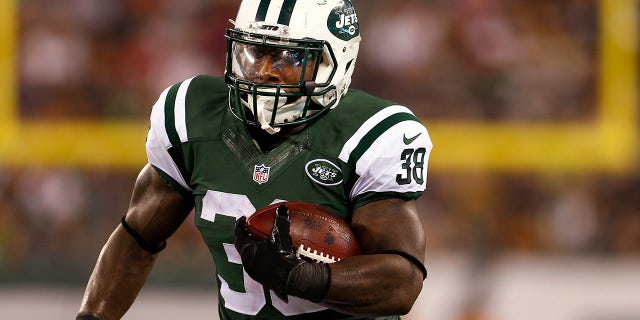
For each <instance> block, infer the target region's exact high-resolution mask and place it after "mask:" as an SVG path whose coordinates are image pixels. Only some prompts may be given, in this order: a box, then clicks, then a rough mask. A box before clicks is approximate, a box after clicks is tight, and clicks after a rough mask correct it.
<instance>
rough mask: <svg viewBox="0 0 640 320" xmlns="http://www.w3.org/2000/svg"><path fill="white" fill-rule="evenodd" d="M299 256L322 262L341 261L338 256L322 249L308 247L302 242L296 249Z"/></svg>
mask: <svg viewBox="0 0 640 320" xmlns="http://www.w3.org/2000/svg"><path fill="white" fill-rule="evenodd" d="M296 254H297V255H298V256H303V257H306V258H309V259H311V260H312V261H314V262H322V263H334V262H336V261H340V258H336V257H334V256H331V255H329V254H325V253H323V252H322V251H320V252H318V250H313V249H311V247H306V248H305V246H304V245H303V244H301V245H300V246H299V247H298V250H297V251H296Z"/></svg>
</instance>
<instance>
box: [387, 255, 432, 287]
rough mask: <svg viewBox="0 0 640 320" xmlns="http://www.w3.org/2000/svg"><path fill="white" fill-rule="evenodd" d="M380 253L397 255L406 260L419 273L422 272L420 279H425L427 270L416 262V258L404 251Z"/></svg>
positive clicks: (420, 263)
mask: <svg viewBox="0 0 640 320" xmlns="http://www.w3.org/2000/svg"><path fill="white" fill-rule="evenodd" d="M382 253H386V254H397V255H399V256H401V257H403V258H405V259H407V260H409V262H411V263H412V264H414V265H415V266H417V267H418V269H420V271H422V279H423V280H424V279H426V278H427V268H425V266H424V264H423V263H422V262H421V261H420V260H418V258H416V257H414V256H412V255H410V254H408V253H406V252H404V251H400V250H387V251H383V252H382Z"/></svg>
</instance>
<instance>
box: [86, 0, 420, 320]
mask: <svg viewBox="0 0 640 320" xmlns="http://www.w3.org/2000/svg"><path fill="white" fill-rule="evenodd" d="M231 22H232V24H233V26H232V27H231V28H230V29H228V30H227V32H226V39H227V63H226V71H225V76H224V78H222V77H211V76H196V77H194V78H191V79H188V80H185V81H182V82H180V83H177V84H175V85H173V86H171V87H169V88H167V89H166V90H165V91H164V92H162V94H161V95H160V97H159V99H158V101H157V102H156V103H155V105H154V106H153V110H152V112H151V126H150V130H149V133H148V136H147V142H146V151H147V155H148V164H147V165H146V166H145V167H144V168H143V169H142V171H141V172H140V175H139V176H138V178H137V181H136V183H135V186H134V190H133V193H132V199H131V204H130V207H129V209H128V211H127V213H126V215H125V216H124V217H123V218H122V220H121V224H120V225H119V226H118V227H117V228H116V229H115V231H114V232H113V233H112V235H111V237H110V238H109V240H108V241H107V243H106V245H105V247H104V248H103V250H102V252H101V253H100V256H99V258H98V261H97V263H96V266H95V269H94V271H93V274H92V275H91V277H90V279H89V281H88V284H87V288H86V292H85V295H84V299H83V301H82V305H81V307H80V311H79V314H78V316H77V319H104V320H107V319H119V318H121V317H122V316H123V315H124V314H125V312H126V311H127V309H128V308H129V307H130V306H131V304H132V303H133V302H134V300H135V298H136V295H137V294H138V292H139V291H140V289H141V288H142V286H143V284H144V282H145V279H146V277H147V275H148V274H149V272H150V271H151V268H152V266H153V264H154V261H155V260H156V257H157V255H158V252H160V251H161V250H162V249H163V248H164V247H165V244H166V240H167V239H168V238H169V237H170V236H171V235H172V234H173V233H174V231H175V230H176V229H177V228H178V227H179V226H180V225H181V224H182V223H183V221H184V220H185V218H186V217H187V215H188V214H189V213H190V212H191V210H192V209H194V208H195V224H196V226H197V227H198V229H199V230H200V232H201V233H202V237H203V239H204V241H205V242H206V244H207V246H208V248H209V250H210V252H211V255H212V257H213V260H214V263H215V271H216V274H217V283H218V290H219V291H218V298H219V300H218V301H219V316H220V319H224V320H235V319H238V320H240V319H325V320H326V319H398V318H399V317H398V315H401V314H406V313H408V312H409V311H410V310H411V308H412V306H413V304H414V302H415V300H416V298H417V297H418V294H419V293H420V291H421V289H422V284H423V280H424V278H425V277H426V274H427V272H426V269H425V267H424V264H423V260H424V256H425V235H424V231H423V229H422V225H421V223H420V220H419V217H418V213H417V209H416V204H415V200H416V199H417V198H418V197H419V196H420V195H421V194H422V193H423V191H424V190H425V186H426V182H427V179H426V176H427V160H428V158H429V154H430V151H431V148H432V143H431V140H430V137H429V134H428V132H427V131H426V129H425V127H424V126H423V124H422V123H421V122H420V121H419V120H418V119H417V118H416V116H415V115H414V114H413V113H412V112H411V111H410V110H409V109H408V108H406V107H404V106H402V105H399V104H397V103H394V102H391V101H387V100H383V99H380V98H377V97H374V96H372V95H369V94H367V93H364V92H361V91H357V90H349V84H350V82H351V75H352V73H353V70H354V67H355V65H356V57H357V54H358V49H359V43H360V28H359V25H358V18H357V15H356V11H355V9H354V7H353V4H352V3H351V2H350V1H349V0H321V1H320V0H313V1H312V0H300V1H296V0H243V1H242V3H241V4H240V8H239V11H238V15H237V18H236V19H235V21H231ZM389 85H393V84H389ZM280 200H297V201H307V202H312V203H317V204H320V205H323V206H325V207H327V208H330V209H331V210H333V211H334V212H336V213H338V214H339V215H340V216H341V217H342V218H344V219H345V220H346V221H348V222H349V223H350V225H351V227H352V229H353V230H354V232H355V234H356V235H357V237H358V240H359V242H360V245H361V248H362V251H363V254H362V255H359V256H353V257H349V258H346V259H343V260H342V261H339V262H336V263H331V264H314V263H311V262H307V261H305V260H302V259H300V258H299V257H296V256H295V255H291V252H287V250H281V249H282V248H279V245H280V243H279V241H277V239H276V241H274V240H273V239H272V240H265V241H258V240H255V239H253V238H252V237H251V235H250V234H248V233H247V229H246V227H245V220H246V219H245V217H247V216H249V215H251V214H252V213H253V212H255V211H256V210H257V209H258V208H261V207H264V206H266V205H269V204H271V203H273V202H275V201H280ZM282 221H284V222H282ZM282 221H281V222H279V223H278V224H277V226H278V227H281V228H282V230H288V229H286V227H287V226H286V225H285V224H286V223H287V220H286V219H284V220H282Z"/></svg>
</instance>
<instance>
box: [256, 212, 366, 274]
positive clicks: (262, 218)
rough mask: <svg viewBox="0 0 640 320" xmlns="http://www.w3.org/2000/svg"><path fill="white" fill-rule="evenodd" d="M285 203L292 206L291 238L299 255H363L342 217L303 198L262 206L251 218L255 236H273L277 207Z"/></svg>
mask: <svg viewBox="0 0 640 320" xmlns="http://www.w3.org/2000/svg"><path fill="white" fill-rule="evenodd" d="M282 204H286V205H287V207H288V208H289V219H290V221H291V229H290V233H291V239H292V240H293V244H294V245H295V246H296V250H297V255H298V256H301V257H306V258H308V259H310V260H312V261H314V262H323V263H332V262H336V261H340V260H342V259H344V258H346V257H350V256H355V255H359V254H360V244H359V243H358V240H357V239H356V236H355V234H354V233H353V231H352V230H351V228H350V227H349V225H348V224H347V223H346V222H345V221H344V220H343V219H342V218H340V217H339V216H338V215H336V214H335V213H333V212H331V211H330V210H329V209H327V208H325V207H323V206H320V205H318V204H314V203H309V202H303V201H285V202H278V203H274V204H271V205H268V206H266V207H263V208H261V209H258V210H257V211H256V212H255V213H253V214H252V215H251V216H250V217H249V218H248V219H247V227H248V228H249V231H251V233H252V234H253V235H254V237H256V238H258V239H268V238H269V236H271V231H272V230H273V221H274V218H275V214H276V209H277V208H278V207H279V206H280V205H282Z"/></svg>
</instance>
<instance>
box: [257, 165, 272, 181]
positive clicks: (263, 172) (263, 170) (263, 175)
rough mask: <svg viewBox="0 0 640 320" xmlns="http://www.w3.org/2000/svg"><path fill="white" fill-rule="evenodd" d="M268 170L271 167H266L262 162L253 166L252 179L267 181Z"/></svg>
mask: <svg viewBox="0 0 640 320" xmlns="http://www.w3.org/2000/svg"><path fill="white" fill-rule="evenodd" d="M269 170H271V167H267V166H265V165H264V163H263V164H261V165H256V166H254V167H253V181H255V182H257V183H259V184H263V183H265V182H267V181H269Z"/></svg>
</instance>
